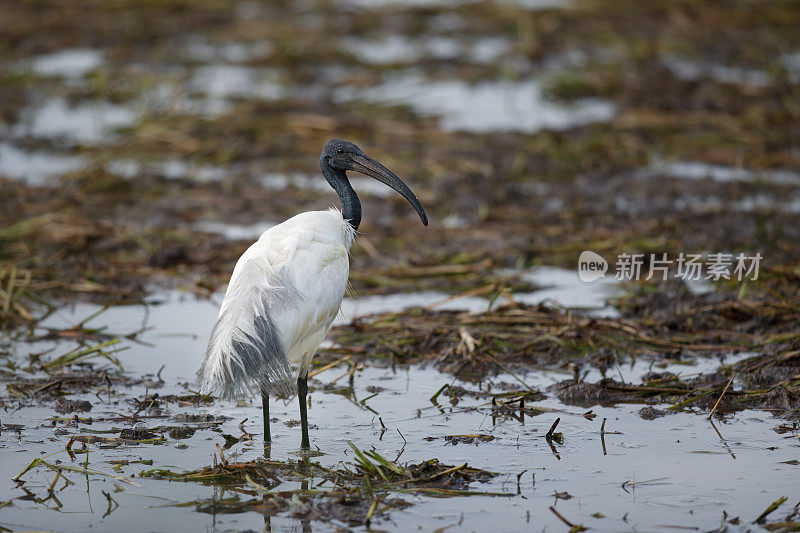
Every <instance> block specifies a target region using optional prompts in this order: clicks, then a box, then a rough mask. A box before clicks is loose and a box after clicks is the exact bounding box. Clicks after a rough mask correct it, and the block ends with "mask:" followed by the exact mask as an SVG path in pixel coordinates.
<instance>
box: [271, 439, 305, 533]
mask: <svg viewBox="0 0 800 533" xmlns="http://www.w3.org/2000/svg"><path fill="white" fill-rule="evenodd" d="M271 451H272V447H271V446H269V445H266V446H264V458H265V459H269V458H270V454H271ZM302 462H303V463H305V466H310V465H309V460H308V458H305V459H303V461H302ZM300 490H301V491H303V492H305V491H307V490H308V479H304V480H303V481H302V482H301V483H300ZM268 498H270V496H269V495H266V496H264V500H263V501H264V504H267V502H268ZM299 522H300V529H299V531H302V533H311V531H312V528H311V518H310V517H309V516H308V515H306V516H303V517H302V518H300V520H299ZM272 531H273V529H272V515H271V514H269V513H264V533H271V532H272ZM291 531H298V529H297V527H296V526H295V527H292V528H291Z"/></svg>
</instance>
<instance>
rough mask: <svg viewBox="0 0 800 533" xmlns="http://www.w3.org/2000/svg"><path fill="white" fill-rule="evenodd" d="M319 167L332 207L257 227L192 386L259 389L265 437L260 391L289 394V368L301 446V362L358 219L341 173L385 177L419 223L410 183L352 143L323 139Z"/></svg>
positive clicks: (233, 391) (328, 309)
mask: <svg viewBox="0 0 800 533" xmlns="http://www.w3.org/2000/svg"><path fill="white" fill-rule="evenodd" d="M319 164H320V167H321V168H322V175H323V176H324V177H325V179H326V180H327V181H328V183H329V184H330V186H331V187H333V189H334V190H335V191H336V193H337V194H338V195H339V199H340V200H341V202H342V210H341V211H339V210H337V209H335V208H331V209H328V210H327V211H310V212H307V213H301V214H299V215H296V216H294V217H292V218H290V219H289V220H287V221H285V222H283V223H282V224H279V225H277V226H274V227H272V228H270V229H268V230H267V231H265V232H264V233H263V234H262V235H261V237H260V238H259V239H258V241H256V242H255V243H254V244H253V245H251V246H250V247H249V248H248V249H247V250H246V251H245V252H244V253H243V254H242V256H241V257H240V258H239V260H238V261H237V262H236V267H235V268H234V269H233V274H232V275H231V281H230V283H229V284H228V290H227V292H226V293H225V298H224V299H223V300H222V306H221V308H220V310H219V317H218V318H217V323H216V324H215V325H214V329H213V330H212V331H211V338H210V339H209V341H208V348H207V349H206V353H205V357H204V358H203V363H202V365H201V366H200V370H198V372H197V380H198V383H199V384H200V387H201V390H203V391H204V392H208V393H215V394H217V395H219V396H220V397H222V398H237V397H241V396H245V395H247V394H258V393H261V397H262V410H263V415H264V440H265V442H266V443H269V442H271V435H270V429H269V395H270V394H278V393H282V394H291V393H293V392H294V379H293V374H292V370H291V367H290V365H295V366H296V368H297V372H298V374H297V396H298V399H299V401H300V421H301V424H302V431H303V437H302V443H301V447H302V448H303V449H308V448H309V440H308V417H307V413H306V394H307V393H308V382H307V378H308V367H309V365H310V364H311V360H312V359H313V357H314V354H315V353H316V352H317V348H318V347H319V345H320V343H321V342H322V341H323V340H324V339H325V336H326V335H327V334H328V330H330V327H331V324H332V322H333V319H334V318H335V317H336V315H337V314H338V312H339V306H340V305H341V303H342V297H343V296H344V291H345V288H346V286H347V278H348V275H349V271H350V264H349V259H348V253H349V250H350V246H351V245H352V244H353V240H354V239H355V236H356V231H357V230H358V226H359V224H360V223H361V202H360V201H359V199H358V196H356V193H355V191H353V188H352V187H351V186H350V181H349V180H348V179H347V174H346V172H345V171H347V170H354V171H356V172H360V173H362V174H366V175H367V176H371V177H373V178H375V179H377V180H378V181H381V182H383V183H385V184H386V185H388V186H389V187H391V188H392V189H394V190H395V191H397V192H398V193H400V194H401V195H402V196H403V197H404V198H405V199H406V200H408V201H409V202H410V203H411V205H413V206H414V209H416V210H417V213H418V214H419V217H420V219H422V223H423V224H424V225H426V226H427V225H428V217H427V215H426V214H425V209H423V207H422V204H420V202H419V200H418V199H417V197H416V196H415V195H414V193H413V192H411V189H409V188H408V187H407V186H406V184H405V183H403V182H402V181H401V180H400V178H398V177H397V176H395V175H394V174H393V173H392V172H391V171H390V170H389V169H387V168H386V167H384V166H383V165H381V164H380V163H378V162H377V161H375V160H374V159H372V158H370V157H368V156H367V155H366V154H364V152H362V151H361V149H360V148H359V147H358V146H356V145H355V144H353V143H351V142H348V141H345V140H342V139H331V140H329V141H328V142H327V143H325V147H324V148H323V150H322V155H321V156H320V158H319Z"/></svg>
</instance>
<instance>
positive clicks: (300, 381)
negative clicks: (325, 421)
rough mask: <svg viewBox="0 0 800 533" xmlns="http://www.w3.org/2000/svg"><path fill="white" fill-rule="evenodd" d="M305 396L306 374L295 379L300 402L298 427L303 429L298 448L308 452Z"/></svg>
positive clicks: (309, 446) (306, 388)
mask: <svg viewBox="0 0 800 533" xmlns="http://www.w3.org/2000/svg"><path fill="white" fill-rule="evenodd" d="M306 394H308V372H306V375H305V376H300V377H299V378H297V398H298V399H299V400H300V425H301V426H302V428H303V440H302V442H301V444H300V448H301V449H303V450H308V449H310V448H311V444H310V443H309V442H308V413H307V411H306V407H307V404H306Z"/></svg>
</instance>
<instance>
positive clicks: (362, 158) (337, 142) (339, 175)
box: [319, 139, 428, 226]
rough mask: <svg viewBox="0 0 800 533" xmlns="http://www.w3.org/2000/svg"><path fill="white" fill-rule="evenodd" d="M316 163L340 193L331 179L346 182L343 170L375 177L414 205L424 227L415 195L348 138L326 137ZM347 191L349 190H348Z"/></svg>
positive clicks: (426, 222)
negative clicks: (329, 170)
mask: <svg viewBox="0 0 800 533" xmlns="http://www.w3.org/2000/svg"><path fill="white" fill-rule="evenodd" d="M319 164H320V166H321V167H322V173H323V175H325V178H326V179H327V180H328V182H329V183H330V184H331V186H333V188H334V189H336V191H337V192H339V195H340V196H341V195H342V193H341V192H340V190H339V188H338V186H337V183H335V180H345V181H346V180H347V175H346V174H345V171H346V170H353V171H356V172H360V173H361V174H365V175H367V176H370V177H372V178H375V179H376V180H378V181H380V182H381V183H384V184H386V185H388V186H389V187H391V188H392V189H394V190H395V191H397V192H398V193H400V194H401V195H402V196H403V198H405V199H406V200H408V201H409V203H410V204H411V205H413V206H414V209H416V210H417V214H419V218H420V219H421V220H422V223H423V224H424V225H426V226H427V225H428V215H427V214H425V209H424V208H423V207H422V204H421V203H420V202H419V200H418V199H417V197H416V195H415V194H414V193H413V192H411V189H409V188H408V186H407V185H406V184H405V183H403V181H402V180H401V179H400V178H398V177H397V176H395V175H394V173H393V172H392V171H391V170H389V169H388V168H386V167H385V166H383V165H381V164H380V163H378V162H377V161H375V160H374V159H372V158H371V157H369V156H367V154H365V153H364V152H363V151H361V148H359V147H358V146H356V145H355V144H353V143H351V142H350V141H345V140H344V139H330V140H329V141H328V142H326V143H325V147H324V148H323V149H322V155H321V156H320V158H319ZM328 169H335V170H336V171H338V172H328ZM332 180H334V181H332ZM348 188H349V187H348ZM350 190H351V191H352V189H350ZM343 203H344V199H343Z"/></svg>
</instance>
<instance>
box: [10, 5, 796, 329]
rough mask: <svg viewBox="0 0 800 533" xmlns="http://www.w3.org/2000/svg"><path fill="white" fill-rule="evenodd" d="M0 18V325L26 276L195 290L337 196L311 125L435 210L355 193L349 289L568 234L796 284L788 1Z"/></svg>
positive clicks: (560, 260)
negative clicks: (709, 256)
mask: <svg viewBox="0 0 800 533" xmlns="http://www.w3.org/2000/svg"><path fill="white" fill-rule="evenodd" d="M0 13H2V16H0V36H2V38H0V64H2V68H0V273H2V276H0V284H1V285H2V287H3V293H2V295H3V301H4V305H3V310H4V317H5V319H7V320H10V321H12V322H19V321H24V320H25V319H26V318H28V317H29V316H30V311H29V307H30V305H32V303H33V302H35V301H36V300H37V298H39V296H37V295H40V296H41V294H44V293H49V294H54V293H55V294H58V295H60V296H61V297H63V298H74V297H77V298H86V297H91V298H99V299H102V300H109V301H120V300H126V299H132V298H138V297H140V296H141V295H142V294H144V293H146V292H148V291H151V290H155V289H158V288H164V287H171V286H180V287H184V288H189V289H190V290H193V291H197V292H200V293H208V292H210V291H213V290H214V289H216V288H217V287H219V286H221V285H223V284H224V283H225V282H226V281H227V275H228V274H229V272H230V271H231V269H232V267H233V263H234V262H235V260H236V258H237V257H238V255H239V254H240V253H241V252H242V251H243V249H244V248H245V247H246V246H247V245H248V243H249V242H252V241H253V240H254V239H255V238H257V236H258V234H259V233H260V232H261V231H263V230H264V229H266V228H267V227H269V226H270V225H271V224H274V223H277V222H280V221H281V220H283V219H285V218H287V217H289V216H291V215H293V214H296V213H298V212H301V211H304V210H310V209H322V208H325V207H328V206H329V205H332V204H335V203H337V202H336V197H335V195H334V194H333V192H332V191H331V190H329V189H328V187H327V185H326V184H325V182H324V181H323V180H322V179H321V178H320V177H319V171H318V166H317V158H318V154H319V152H320V150H321V147H322V145H323V143H324V142H325V140H326V139H328V138H330V137H343V138H347V139H350V140H352V141H354V142H356V143H358V144H359V145H360V146H361V147H362V148H364V149H365V150H366V151H367V152H368V153H371V154H372V155H374V156H375V157H376V158H378V159H380V160H381V161H383V162H384V163H385V164H386V165H387V166H388V167H390V168H392V169H393V170H394V171H395V172H396V173H397V174H398V175H400V176H401V177H402V178H404V179H405V180H406V181H407V182H408V183H409V184H410V185H411V186H412V188H414V190H415V191H416V192H417V194H418V195H419V197H420V198H421V200H422V202H423V204H424V205H425V207H426V209H427V210H428V211H429V213H430V215H431V218H432V224H431V227H430V228H429V229H427V230H426V229H425V228H423V227H422V226H420V225H419V224H418V222H417V221H416V220H415V216H416V215H415V214H414V213H413V212H412V211H411V210H409V208H408V206H407V205H406V204H405V202H404V201H403V200H402V199H401V198H399V197H397V198H396V197H395V196H394V195H391V194H389V193H390V191H388V190H387V191H383V190H381V189H380V187H375V185H374V184H372V183H368V182H365V181H363V180H362V181H356V182H355V186H356V189H357V190H358V191H360V193H361V196H362V200H363V202H364V204H365V205H364V212H365V220H364V224H363V225H362V228H361V230H362V232H363V236H362V237H361V238H360V239H359V240H358V241H357V242H358V244H356V246H355V247H354V250H353V256H354V257H353V267H352V271H353V273H354V275H353V284H354V288H355V290H356V291H358V292H359V293H360V294H366V293H370V292H386V291H397V290H400V289H412V288H431V287H436V288H441V289H444V290H447V291H450V292H455V291H460V290H467V289H469V288H474V287H480V286H483V285H484V284H485V283H486V282H490V281H492V279H493V278H494V274H493V273H494V272H495V268H497V267H526V266H529V265H537V264H548V265H557V266H566V267H570V268H574V265H575V262H576V260H577V255H578V253H579V252H580V251H581V250H583V249H591V250H594V251H596V252H598V253H600V254H604V255H606V256H607V257H609V258H611V257H614V256H616V255H617V254H619V253H622V252H629V253H630V252H669V253H677V252H678V251H686V252H691V253H712V252H719V251H729V252H747V253H755V252H761V253H762V255H763V256H764V261H763V263H762V280H761V281H760V282H759V283H757V284H755V285H754V286H751V287H748V290H749V291H751V294H763V295H764V297H771V296H769V295H775V294H778V295H780V296H781V297H782V298H786V297H789V296H793V297H796V293H797V280H798V276H799V275H800V271H799V270H798V258H800V252H799V251H798V247H797V244H796V243H797V242H798V238H800V225H798V224H797V220H798V214H799V213H800V190H798V185H800V148H799V146H800V145H799V144H798V143H799V142H800V98H798V96H800V32H798V31H797V28H798V27H800V2H796V1H787V0H770V1H750V0H739V1H736V2H727V1H699V0H664V1H648V2H637V1H632V0H630V1H626V0H616V1H613V2H599V1H598V2H593V1H584V0H493V1H488V0H484V1H470V0H465V1H460V2H459V1H456V0H438V1H437V0H429V1H423V0H416V1H413V2H401V1H399V0H397V1H394V0H374V1H369V0H305V1H296V2H290V1H273V2H256V1H247V0H240V1H206V0H197V1H183V0H103V1H91V0H90V1H83V2H61V1H44V0H37V1H10V0H3V1H0ZM436 269H439V270H436ZM442 269H444V270H442ZM504 283H512V284H513V283H514V281H513V280H510V281H509V280H506V281H504ZM741 289H742V287H740V286H735V285H733V284H732V285H731V286H727V287H726V286H722V287H720V288H718V290H720V291H725V290H729V291H733V292H734V293H735V292H736V291H741ZM753 291H755V292H753Z"/></svg>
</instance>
